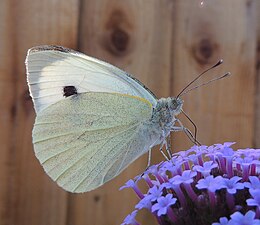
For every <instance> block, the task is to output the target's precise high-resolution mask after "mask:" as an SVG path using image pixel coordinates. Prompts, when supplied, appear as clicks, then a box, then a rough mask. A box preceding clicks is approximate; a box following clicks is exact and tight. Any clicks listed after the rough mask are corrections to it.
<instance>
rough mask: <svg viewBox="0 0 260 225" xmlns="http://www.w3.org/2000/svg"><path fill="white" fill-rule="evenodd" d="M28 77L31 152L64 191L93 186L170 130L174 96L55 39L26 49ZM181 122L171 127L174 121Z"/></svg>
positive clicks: (176, 109) (177, 102)
mask: <svg viewBox="0 0 260 225" xmlns="http://www.w3.org/2000/svg"><path fill="white" fill-rule="evenodd" d="M26 69H27V81H28V85H29V90H30V94H31V96H32V99H33V102H34V108H35V111H36V114H37V117H36V120H35V124H34V128H33V134H32V136H33V145H34V151H35V154H36V157H37V158H38V159H39V161H40V163H41V164H42V166H43V168H44V170H45V171H46V173H47V174H48V175H49V176H50V177H51V178H52V179H53V180H54V181H56V182H57V183H58V185H60V186H61V187H62V188H64V189H65V190H67V191H70V192H77V193H79V192H86V191H90V190H93V189H95V188H97V187H99V186H101V185H102V184H104V183H105V182H107V181H109V180H111V179H112V178H114V177H115V176H117V175H118V174H120V173H121V172H122V171H123V170H124V169H125V168H126V167H127V166H128V165H129V164H130V163H132V162H133V161H134V160H135V159H137V158H138V157H140V156H141V155H143V154H144V153H146V152H147V151H149V150H150V149H151V148H152V147H153V146H155V145H158V144H164V143H165V140H166V138H167V136H168V135H169V134H170V132H171V131H177V130H184V129H185V128H184V127H183V126H182V125H181V123H180V122H179V120H177V118H176V115H178V114H179V113H180V112H181V110H182V105H183V101H182V100H181V99H180V98H173V97H169V98H161V99H159V100H158V99H157V98H156V97H155V95H154V94H153V93H152V92H151V91H150V90H149V89H148V88H146V87H145V86H144V85H143V84H142V83H141V82H140V81H138V80H137V79H135V78H133V77H132V76H130V75H129V74H127V73H126V72H124V71H122V70H120V69H118V68H117V67H115V66H112V65H110V64H108V63H105V62H103V61H100V60H98V59H95V58H92V57H89V56H86V55H84V54H82V53H79V52H76V51H73V50H70V49H67V48H64V47H60V46H38V47H34V48H31V49H29V50H28V54H27V57H26ZM176 122H179V124H180V125H179V126H178V127H177V126H176V125H175V124H176Z"/></svg>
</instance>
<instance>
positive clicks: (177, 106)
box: [168, 97, 183, 116]
mask: <svg viewBox="0 0 260 225" xmlns="http://www.w3.org/2000/svg"><path fill="white" fill-rule="evenodd" d="M182 106H183V100H182V99H180V98H175V97H170V98H169V100H168V107H169V110H170V111H171V113H172V114H173V115H174V116H176V115H178V114H180V112H181V110H182Z"/></svg>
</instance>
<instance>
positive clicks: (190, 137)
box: [172, 119, 201, 145]
mask: <svg viewBox="0 0 260 225" xmlns="http://www.w3.org/2000/svg"><path fill="white" fill-rule="evenodd" d="M176 122H178V123H179V125H180V126H174V127H172V131H184V133H185V134H186V136H187V137H188V138H189V139H190V141H191V142H192V143H194V144H195V145H201V143H200V142H199V141H198V140H197V139H196V138H195V137H194V135H193V134H192V132H191V131H190V130H189V129H188V128H186V127H184V126H183V124H182V122H181V121H180V120H179V119H176Z"/></svg>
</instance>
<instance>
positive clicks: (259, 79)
mask: <svg viewBox="0 0 260 225" xmlns="http://www.w3.org/2000/svg"><path fill="white" fill-rule="evenodd" d="M255 2H256V11H257V15H256V21H257V22H258V23H257V24H256V25H257V47H256V54H257V55H256V66H255V71H256V82H255V85H256V91H255V93H256V96H255V136H254V147H255V148H260V23H259V21H260V1H257V0H255Z"/></svg>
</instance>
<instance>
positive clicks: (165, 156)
mask: <svg viewBox="0 0 260 225" xmlns="http://www.w3.org/2000/svg"><path fill="white" fill-rule="evenodd" d="M164 145H166V141H165V140H163V142H162V143H161V146H160V152H161V153H162V155H163V157H164V158H165V159H166V160H168V161H169V160H170V158H171V157H170V158H168V157H167V155H166V154H165V153H164V152H163V146H164Z"/></svg>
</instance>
